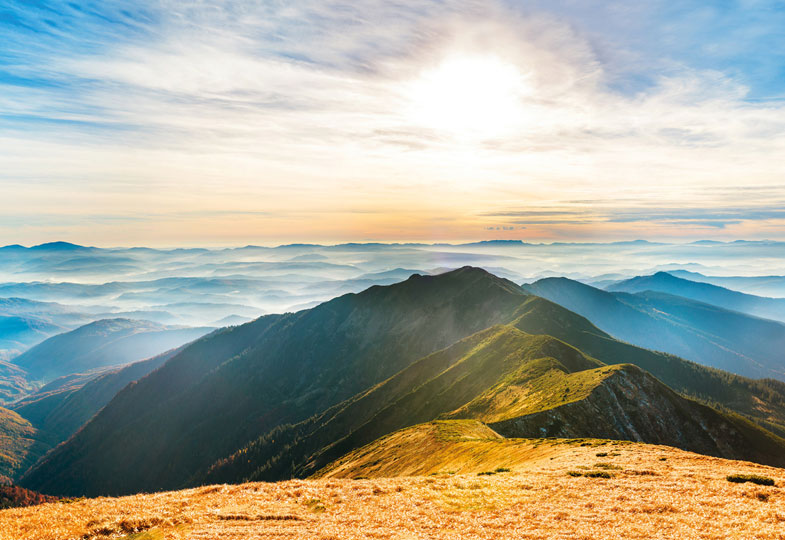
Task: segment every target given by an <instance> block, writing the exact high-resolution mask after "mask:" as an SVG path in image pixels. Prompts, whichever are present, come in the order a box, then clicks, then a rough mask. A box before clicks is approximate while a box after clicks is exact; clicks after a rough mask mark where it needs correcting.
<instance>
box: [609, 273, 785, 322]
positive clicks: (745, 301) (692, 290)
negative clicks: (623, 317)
mask: <svg viewBox="0 0 785 540" xmlns="http://www.w3.org/2000/svg"><path fill="white" fill-rule="evenodd" d="M606 290H608V291H612V292H629V293H639V292H646V291H655V292H662V293H667V294H672V295H676V296H682V297H684V298H690V299H692V300H697V301H699V302H705V303H707V304H712V305H714V306H720V307H722V308H725V309H729V310H732V311H740V312H742V313H747V314H749V315H755V316H757V317H763V318H766V319H773V320H777V321H785V298H765V297H761V296H754V295H751V294H744V293H741V292H738V291H732V290H730V289H726V288H724V287H718V286H716V285H712V284H710V283H698V282H695V281H690V280H688V279H682V278H679V277H676V276H674V275H672V274H670V273H668V272H658V273H656V274H654V275H651V276H639V277H635V278H632V279H628V280H624V281H620V282H618V283H613V284H612V285H609V286H607V287H606Z"/></svg>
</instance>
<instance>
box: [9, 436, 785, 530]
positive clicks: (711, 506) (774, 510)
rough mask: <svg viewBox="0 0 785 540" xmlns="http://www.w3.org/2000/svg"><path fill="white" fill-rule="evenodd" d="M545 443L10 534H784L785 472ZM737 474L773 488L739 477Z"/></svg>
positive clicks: (56, 518)
mask: <svg viewBox="0 0 785 540" xmlns="http://www.w3.org/2000/svg"><path fill="white" fill-rule="evenodd" d="M521 444H523V443H521ZM546 446H547V452H546V451H543V452H542V453H540V452H539V451H538V452H536V454H537V459H535V460H533V461H532V462H531V464H529V465H527V464H526V462H524V461H522V460H520V461H517V462H516V463H515V464H513V463H510V464H509V466H507V467H504V468H510V469H511V471H510V472H504V473H499V474H494V475H483V476H477V473H478V472H482V471H489V470H495V468H500V467H496V466H495V464H496V463H497V454H496V453H495V452H494V453H493V454H492V455H493V459H492V460H491V461H492V462H493V463H492V464H488V463H483V462H482V460H476V461H475V464H476V466H475V467H470V466H468V465H467V466H464V467H463V470H462V474H450V473H449V472H444V473H442V474H436V475H430V476H418V477H393V478H369V479H364V480H356V479H355V480H352V479H347V478H323V479H319V480H292V481H286V482H278V483H269V484H265V483H252V484H242V485H216V486H209V487H202V488H196V489H190V490H185V491H179V492H168V493H156V494H148V495H136V496H130V497H123V498H97V499H83V500H77V501H71V502H60V503H50V504H45V505H42V506H37V507H31V508H21V509H10V510H4V511H2V512H0V540H66V539H85V540H86V539H101V540H103V539H109V538H121V539H134V540H164V539H185V538H188V539H194V540H198V539H215V538H222V539H223V538H230V539H231V538H235V539H239V538H243V539H261V538H265V539H269V538H309V539H315V540H328V539H341V540H344V539H347V540H348V539H354V538H358V539H359V538H390V539H404V538H443V539H456V540H457V539H463V538H487V539H505V538H510V539H512V538H515V539H521V538H524V539H525V538H530V539H535V538H538V539H539V538H583V539H590V538H597V539H613V538H640V539H644V538H651V537H653V536H657V537H661V538H702V539H715V538H716V539H719V538H752V537H754V538H758V539H785V510H783V508H785V494H784V493H783V491H782V489H781V488H780V487H778V486H783V485H784V484H785V470H782V469H775V468H772V467H765V466H761V465H755V464H752V463H748V462H740V461H729V460H723V459H718V458H711V457H706V456H700V455H697V454H691V453H688V452H683V451H680V450H675V449H672V448H668V447H663V446H652V445H639V444H629V443H627V444H618V443H614V442H608V441H587V440H583V441H573V442H569V441H562V442H561V444H547V445H544V446H542V447H541V449H543V450H544V449H545V447H546ZM530 448H531V447H530ZM600 449H601V450H602V451H603V452H604V453H607V454H608V455H607V456H604V459H605V460H606V461H604V462H602V463H608V464H612V465H613V466H614V467H618V468H614V469H613V477H612V478H592V477H586V475H581V476H580V477H572V476H569V475H568V472H569V471H581V472H588V471H594V470H598V469H601V470H604V468H601V467H598V465H599V464H598V462H597V456H596V454H597V453H598V450H600ZM538 450H539V449H538ZM662 458H667V459H665V460H663V459H662ZM492 465H493V466H492ZM732 474H757V475H765V476H767V477H770V478H773V479H774V480H775V482H776V486H756V485H751V484H734V483H730V482H728V481H727V480H726V477H727V476H729V475H732ZM140 533H142V534H140Z"/></svg>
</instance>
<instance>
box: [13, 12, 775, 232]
mask: <svg viewBox="0 0 785 540" xmlns="http://www.w3.org/2000/svg"><path fill="white" fill-rule="evenodd" d="M775 4H776V3H775V2H760V1H752V0H749V1H747V2H742V3H739V5H738V6H736V5H735V4H734V5H733V6H728V7H726V8H723V9H721V8H719V7H718V6H715V5H709V6H707V5H706V4H705V3H698V2H687V3H681V4H679V6H678V7H673V6H671V4H668V3H665V2H659V1H658V2H652V3H646V4H645V5H640V6H635V7H631V6H630V5H629V4H628V3H614V2H611V3H607V2H606V3H593V2H592V3H582V4H581V5H580V6H578V5H577V4H576V3H575V2H571V1H567V0H564V1H557V2H547V3H546V2H540V3H538V2H534V3H526V4H525V5H524V4H521V3H518V2H506V3H505V2H501V1H497V2H479V1H477V2H475V1H473V0H444V1H425V0H398V1H395V2H384V1H381V0H368V1H365V2H360V3H345V2H339V1H332V0H328V1H315V0H314V1H305V2H297V3H293V4H291V5H287V4H282V3H269V2H261V3H260V2H252V1H250V0H235V1H224V2H216V3H213V4H205V3H203V2H180V1H173V0H171V1H157V2H146V1H141V2H134V3H127V2H118V1H111V0H110V1H104V2H86V3H85V2H82V3H79V4H75V3H66V2H60V1H52V0H48V1H42V2H39V3H22V2H18V3H13V4H11V5H9V6H6V7H4V8H3V9H4V11H3V13H2V15H1V16H0V32H2V35H3V40H2V43H0V183H2V190H3V195H4V200H5V201H7V202H5V204H6V205H7V207H8V208H11V205H13V210H14V212H16V213H18V214H21V215H28V216H35V215H45V216H50V218H49V220H50V223H51V225H52V227H53V230H57V231H58V232H59V233H66V234H72V235H80V234H92V235H99V237H90V238H86V239H84V240H85V241H91V242H92V243H100V242H101V241H102V239H103V238H107V237H110V235H116V234H128V235H137V237H138V238H139V239H146V238H151V237H153V236H154V235H153V234H152V233H151V232H150V230H151V228H152V225H151V224H150V223H149V222H147V221H146V220H145V222H144V225H139V227H138V228H134V226H133V225H131V226H129V227H126V229H125V232H124V233H122V232H118V229H117V228H111V227H109V228H105V229H103V231H104V232H103V233H102V232H101V231H100V230H92V231H91V227H90V219H91V218H90V217H89V216H96V215H105V214H106V213H107V209H108V212H110V213H112V214H113V215H117V216H126V217H128V218H131V217H133V216H135V215H151V216H160V217H154V218H152V219H153V222H155V221H156V220H157V222H158V223H159V225H160V228H161V231H159V234H163V235H164V236H166V235H168V237H166V238H163V239H162V241H164V242H166V243H171V242H174V241H178V240H185V239H187V238H188V234H189V233H188V231H187V230H186V229H185V228H184V227H176V226H172V225H171V221H172V220H173V219H175V216H176V215H177V213H178V212H181V211H182V208H183V206H187V207H191V208H196V209H199V211H200V212H201V211H203V213H202V214H201V215H202V218H203V219H204V221H205V223H206V224H205V226H204V228H203V230H202V229H200V230H199V231H198V232H197V231H194V233H193V234H204V233H205V231H207V232H208V234H214V235H216V237H218V238H220V239H224V238H231V235H232V234H237V233H238V227H239V226H240V225H238V223H237V221H238V220H237V216H238V215H245V216H246V218H247V219H246V220H245V221H243V222H242V225H245V226H247V227H248V228H249V229H250V230H246V231H244V232H243V234H245V235H246V237H244V238H243V241H244V240H245V239H246V238H247V237H254V236H256V237H263V238H269V239H270V240H273V241H277V240H281V241H286V240H308V239H315V240H340V239H350V238H352V237H353V236H358V235H360V236H362V237H364V238H366V237H369V236H375V237H378V238H381V239H411V238H422V237H423V235H431V236H436V235H438V237H439V238H434V239H467V238H472V237H474V236H488V235H493V233H495V231H496V230H497V229H496V227H502V229H499V230H502V231H504V229H503V227H513V230H511V231H510V232H509V234H510V235H514V234H520V233H521V229H520V226H521V225H525V226H527V229H526V230H525V231H526V234H531V235H539V236H541V237H547V236H548V235H549V234H551V235H552V236H554V237H559V236H560V235H562V234H574V233H576V228H578V227H583V228H584V234H587V235H588V234H609V235H614V236H618V235H623V234H631V235H640V231H639V230H635V229H634V228H633V227H631V226H630V224H631V223H639V224H641V226H642V225H643V224H648V226H649V227H651V224H657V228H656V234H659V235H674V236H675V235H685V234H686V235H689V234H693V235H700V234H703V233H704V231H705V229H706V227H709V228H713V229H721V230H722V232H723V233H724V234H729V235H742V234H752V235H758V234H766V235H770V233H771V231H772V230H773V229H774V228H775V226H776V225H777V224H781V223H782V222H783V220H784V219H785V216H783V215H782V213H780V212H778V211H777V210H776V208H775V207H774V206H773V205H774V204H775V203H776V204H778V203H779V202H780V201H785V198H782V195H783V194H782V193H781V192H780V191H779V190H777V189H776V186H777V184H778V183H781V179H782V177H783V174H784V173H785V162H782V160H777V159H775V158H774V156H778V155H783V153H784V152H785V103H784V102H782V101H781V100H779V99H776V98H777V97H778V96H777V95H776V94H777V92H776V91H775V90H774V89H775V88H776V86H777V85H776V84H775V83H776V82H779V83H782V80H781V74H782V67H783V65H784V62H783V53H782V51H783V50H785V47H777V46H775V45H780V44H781V43H780V40H782V37H781V33H779V32H774V30H775V27H776V26H777V24H778V21H780V22H782V21H783V17H785V15H784V13H785V10H781V9H780V10H778V9H775ZM685 15H689V16H685ZM739 17H741V18H739ZM734 20H735V21H736V22H735V23H734ZM647 21H649V22H647ZM710 31H711V33H710ZM698 45H700V46H698ZM764 49H769V50H768V51H766V50H764ZM753 50H754V51H755V52H756V53H757V54H756V55H750V54H747V57H748V60H746V61H745V60H744V58H742V53H741V52H740V51H746V53H751V52H752V51H753ZM466 56H473V57H476V56H480V57H488V58H495V59H500V61H503V62H504V63H505V64H508V65H510V66H514V68H515V69H516V70H518V72H519V73H520V74H521V77H522V78H523V80H525V82H526V87H525V89H523V90H521V91H520V92H519V93H517V94H516V95H515V106H514V107H513V109H512V110H510V112H509V122H508V126H507V128H506V129H505V130H504V132H500V133H496V134H494V133H491V134H488V135H483V136H482V137H479V136H475V137H466V136H465V135H466V134H464V133H455V132H450V131H449V130H448V131H444V130H441V129H439V127H438V126H432V125H427V123H425V124H424V123H423V122H422V121H421V119H419V118H418V117H417V116H416V115H413V114H412V112H411V111H412V107H411V103H409V101H410V99H411V97H410V95H409V93H407V88H409V87H410V85H411V83H412V81H416V80H418V78H420V77H421V76H422V74H423V73H427V72H428V71H429V70H433V69H434V68H435V67H437V66H439V65H440V63H441V62H443V61H444V60H445V59H446V58H456V57H458V58H460V57H466ZM777 69H779V71H777ZM777 73H779V75H777ZM778 77H779V78H778ZM756 83H757V84H756ZM516 92H517V90H516ZM748 185H749V186H750V188H751V189H752V188H754V187H755V186H759V189H768V190H773V194H772V192H770V193H768V194H764V193H763V192H760V193H758V195H759V196H757V195H756V196H745V197H741V196H740V195H739V193H740V191H739V190H741V189H744V188H745V186H748ZM723 193H724V194H725V195H723ZM772 196H774V197H778V198H777V199H774V200H772V199H771V197H772ZM729 198H730V199H731V200H728V199H729ZM761 198H764V199H767V198H768V199H769V203H770V204H769V205H768V207H766V208H762V207H761V203H760V201H759V199H761ZM587 199H597V200H601V201H602V207H601V208H600V209H599V210H598V209H597V208H595V207H592V206H590V205H579V204H572V205H570V204H566V203H564V202H562V201H575V200H587ZM627 200H637V201H639V200H647V201H649V202H650V203H651V204H653V205H656V206H659V207H662V208H664V209H665V210H661V211H660V210H652V209H650V208H638V207H637V206H634V205H633V206H631V205H630V204H628V203H627V202H625V201H627ZM8 201H10V202H8ZM325 207H329V208H330V209H331V210H332V211H331V212H330V213H329V217H327V216H326V215H325V214H324V213H323V210H324V208H325ZM505 208H506V209H510V208H512V209H515V211H520V212H522V213H521V214H518V215H517V217H516V216H512V215H505V213H504V212H505ZM541 208H555V209H557V210H559V212H556V213H554V214H549V213H548V212H549V210H541ZM357 209H361V210H362V212H357ZM483 209H485V210H483ZM74 211H75V212H76V213H77V214H81V215H83V216H84V218H83V222H82V223H81V224H80V225H79V226H76V225H74V219H73V212H74ZM57 216H61V217H57ZM69 216H70V217H69ZM167 216H168V217H167ZM434 216H438V217H434ZM500 217H505V218H510V219H511V220H512V219H514V220H515V221H514V222H513V221H511V222H510V223H504V224H502V223H498V218H500ZM169 218H172V219H169ZM249 220H250V221H249ZM259 220H263V221H259ZM130 222H131V221H130V220H129V223H130ZM4 223H8V221H5V222H4ZM445 223H449V225H445ZM562 224H564V225H567V226H569V227H568V230H560V229H558V227H550V228H549V227H548V226H549V225H550V226H557V225H562ZM598 224H600V228H599V229H598V228H597V227H598ZM529 225H539V226H540V227H539V228H536V227H535V228H532V227H528V226H529ZM54 227H56V229H54ZM516 227H517V228H516ZM614 227H615V228H614ZM69 231H70V233H69ZM88 231H90V232H88ZM281 231H285V232H281ZM490 231H493V233H491V232H490ZM625 231H627V232H625ZM18 232H19V229H18V228H15V227H13V226H12V225H2V224H0V233H2V235H3V236H5V237H7V239H8V240H9V241H19V240H20V239H18V238H13V236H14V235H15V234H17V233H18ZM46 234H47V233H46V227H45V226H42V227H40V228H38V229H36V232H35V235H36V237H35V238H31V239H30V241H38V240H45V239H46V238H43V237H42V236H45V235H46ZM101 235H103V236H101ZM276 235H278V236H281V237H280V238H278V237H277V236H276ZM284 236H285V237H284ZM74 239H75V240H81V238H74ZM21 240H26V239H21ZM129 240H137V238H136V237H133V238H129ZM114 243H117V242H116V241H115V242H114ZM121 243H122V241H121Z"/></svg>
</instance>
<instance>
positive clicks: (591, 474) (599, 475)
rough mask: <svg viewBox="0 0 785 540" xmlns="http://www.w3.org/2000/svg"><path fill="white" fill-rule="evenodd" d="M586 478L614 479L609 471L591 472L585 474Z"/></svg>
mask: <svg viewBox="0 0 785 540" xmlns="http://www.w3.org/2000/svg"><path fill="white" fill-rule="evenodd" d="M583 476H585V477H586V478H613V475H612V474H611V473H609V472H607V471H589V472H585V473H583Z"/></svg>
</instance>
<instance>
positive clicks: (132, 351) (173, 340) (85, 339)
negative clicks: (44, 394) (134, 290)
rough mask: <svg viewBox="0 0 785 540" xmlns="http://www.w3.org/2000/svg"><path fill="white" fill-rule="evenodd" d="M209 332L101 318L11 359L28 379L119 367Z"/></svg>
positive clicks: (207, 328) (204, 329) (41, 378)
mask: <svg viewBox="0 0 785 540" xmlns="http://www.w3.org/2000/svg"><path fill="white" fill-rule="evenodd" d="M211 330H213V329H212V328H209V327H200V328H189V327H176V326H164V325H161V324H158V323H154V322H151V321H140V320H132V319H102V320H99V321H95V322H92V323H90V324H86V325H84V326H81V327H79V328H77V329H76V330H72V331H70V332H65V333H63V334H58V335H56V336H53V337H51V338H49V339H47V340H45V341H44V342H42V343H40V344H38V345H36V346H35V347H33V348H31V349H29V350H27V351H26V352H24V353H22V354H20V355H19V356H17V357H16V358H14V359H13V363H14V364H15V365H17V366H19V367H20V368H22V369H24V370H25V371H26V372H27V374H28V378H29V379H31V380H36V381H41V382H44V383H47V382H50V381H52V380H54V379H56V378H58V377H62V376H64V375H70V374H73V373H81V372H87V371H91V370H95V369H99V368H105V367H108V366H120V365H123V364H128V363H131V362H134V361H137V360H141V359H143V358H147V357H150V356H153V355H156V354H160V353H162V352H164V351H167V350H169V349H173V348H176V347H179V346H181V345H183V344H184V343H187V342H189V341H193V340H194V339H196V338H199V337H201V336H203V335H204V334H206V333H208V332H210V331H211Z"/></svg>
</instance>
